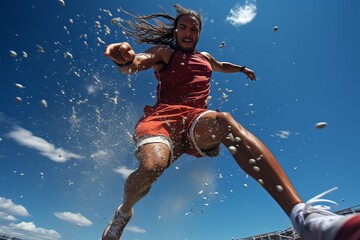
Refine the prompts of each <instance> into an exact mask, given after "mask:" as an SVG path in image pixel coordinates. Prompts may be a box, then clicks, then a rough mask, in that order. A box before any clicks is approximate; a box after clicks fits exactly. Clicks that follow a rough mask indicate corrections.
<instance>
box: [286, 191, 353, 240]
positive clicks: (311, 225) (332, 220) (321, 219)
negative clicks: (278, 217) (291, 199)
mask: <svg viewBox="0 0 360 240" xmlns="http://www.w3.org/2000/svg"><path fill="white" fill-rule="evenodd" d="M335 189H336V188H333V189H330V190H328V191H326V192H324V193H322V194H319V195H318V196H316V197H314V198H312V199H310V200H309V201H308V202H307V203H305V204H304V205H303V207H299V209H294V210H293V211H297V213H296V214H295V216H296V217H295V219H293V224H294V227H295V229H296V230H297V232H298V233H299V234H300V237H301V239H303V240H340V239H342V240H345V239H347V240H358V239H360V214H351V215H346V216H344V215H338V214H335V213H332V212H330V211H329V210H330V207H328V206H322V205H316V206H313V204H314V203H318V202H327V203H332V204H335V205H337V203H335V202H333V201H330V200H327V199H320V198H321V197H322V196H324V195H325V194H327V193H329V192H332V191H334V190H335Z"/></svg>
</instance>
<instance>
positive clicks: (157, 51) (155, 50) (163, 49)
mask: <svg viewBox="0 0 360 240" xmlns="http://www.w3.org/2000/svg"><path fill="white" fill-rule="evenodd" d="M174 51H175V50H174V49H172V48H170V47H169V46H167V45H156V46H153V47H150V48H149V49H147V50H146V53H150V54H154V55H155V56H156V57H158V58H160V59H161V60H162V62H164V63H166V64H167V63H168V62H169V60H170V58H171V55H172V54H173V53H174Z"/></svg>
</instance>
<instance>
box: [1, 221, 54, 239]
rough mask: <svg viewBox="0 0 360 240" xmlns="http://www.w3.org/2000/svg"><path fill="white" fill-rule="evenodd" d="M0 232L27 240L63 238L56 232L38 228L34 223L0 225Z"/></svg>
mask: <svg viewBox="0 0 360 240" xmlns="http://www.w3.org/2000/svg"><path fill="white" fill-rule="evenodd" d="M0 232H2V233H8V234H11V235H16V236H17V237H21V238H25V239H36V240H57V239H60V238H61V236H60V234H59V233H58V232H56V231H55V230H53V229H50V230H48V229H44V228H38V227H36V226H35V224H34V223H33V222H21V223H18V224H15V223H10V224H9V225H7V226H4V225H0Z"/></svg>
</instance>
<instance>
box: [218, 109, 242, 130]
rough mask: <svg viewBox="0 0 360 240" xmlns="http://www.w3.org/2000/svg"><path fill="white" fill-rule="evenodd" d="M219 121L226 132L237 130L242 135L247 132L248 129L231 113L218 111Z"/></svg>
mask: <svg viewBox="0 0 360 240" xmlns="http://www.w3.org/2000/svg"><path fill="white" fill-rule="evenodd" d="M217 122H218V123H219V125H220V129H222V131H223V132H224V133H232V132H237V133H240V134H241V135H246V134H247V130H246V129H245V128H244V127H243V126H242V125H241V124H240V123H239V122H237V121H236V120H235V119H234V118H233V116H232V115H231V114H230V113H227V112H220V113H218V116H217Z"/></svg>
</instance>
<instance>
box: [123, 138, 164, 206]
mask: <svg viewBox="0 0 360 240" xmlns="http://www.w3.org/2000/svg"><path fill="white" fill-rule="evenodd" d="M137 157H138V159H139V167H138V169H137V170H136V171H134V172H133V173H131V174H130V176H129V177H128V178H127V180H126V183H125V189H124V200H123V205H122V207H121V210H122V212H124V213H128V212H130V211H131V209H132V207H133V206H134V205H135V203H136V202H137V201H139V200H140V199H141V198H143V197H144V196H145V195H146V194H147V193H148V192H149V191H150V189H151V186H152V184H153V183H154V182H155V181H156V180H157V179H158V178H159V177H160V176H161V174H162V173H163V172H164V170H165V169H166V168H167V167H168V161H169V158H170V149H169V147H168V146H167V145H166V144H163V143H149V144H145V145H143V146H141V147H140V148H139V149H138V151H137Z"/></svg>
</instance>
